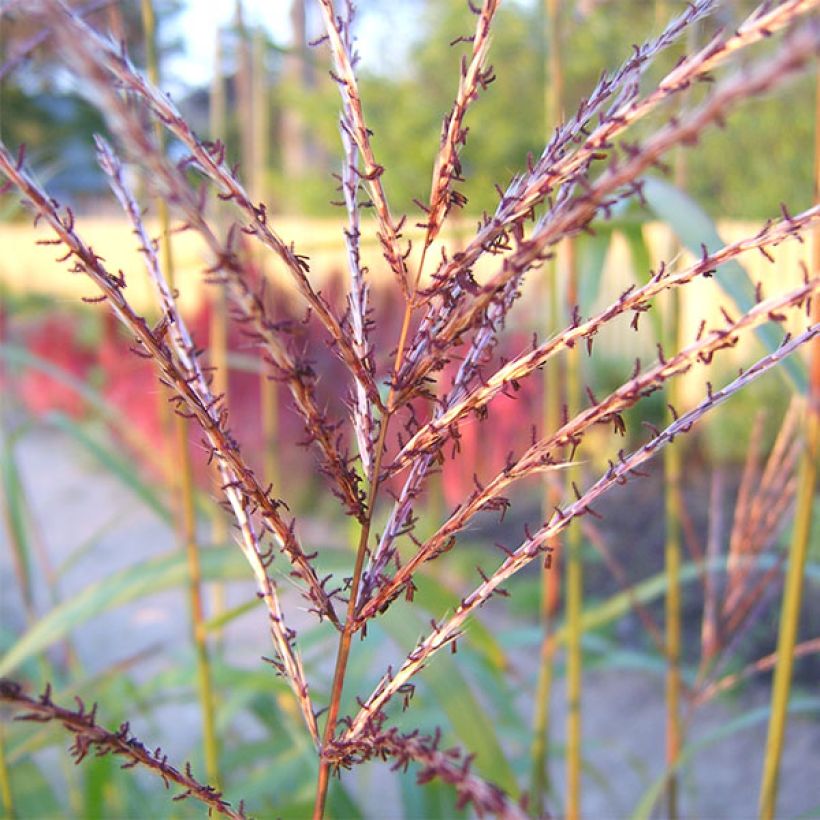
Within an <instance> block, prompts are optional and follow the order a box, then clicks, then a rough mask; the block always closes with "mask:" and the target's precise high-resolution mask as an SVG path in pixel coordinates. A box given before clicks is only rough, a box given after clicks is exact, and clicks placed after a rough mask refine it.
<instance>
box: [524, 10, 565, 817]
mask: <svg viewBox="0 0 820 820" xmlns="http://www.w3.org/2000/svg"><path fill="white" fill-rule="evenodd" d="M543 9H544V33H545V47H546V48H545V52H546V53H545V60H544V74H545V78H544V79H545V88H544V111H545V114H546V116H545V130H546V131H547V133H549V132H550V131H551V130H552V129H554V128H557V127H558V123H559V121H560V118H561V109H562V101H563V85H564V82H563V80H564V77H563V66H562V64H561V52H560V48H561V39H560V25H559V12H560V9H559V0H544V5H543ZM544 269H545V273H546V279H545V282H544V285H545V287H544V294H545V299H546V301H547V305H548V308H547V317H548V327H547V328H546V331H547V334H548V335H551V334H553V333H555V332H556V330H557V329H558V327H559V324H560V310H559V304H560V288H559V282H558V266H557V260H556V259H555V257H553V258H551V259H549V260H547V263H546V265H545V266H544ZM543 402H544V407H543V420H544V429H545V430H549V431H551V430H557V429H558V427H559V426H560V424H561V421H560V420H561V405H562V403H563V389H562V379H561V366H560V363H559V362H558V361H557V360H553V361H551V362H549V364H548V365H547V366H546V367H545V368H544V381H543ZM560 502H561V484H560V482H559V481H556V480H555V477H554V476H551V475H549V474H547V475H546V476H545V478H544V486H543V498H542V505H541V508H542V519H543V520H546V519H547V518H548V517H549V514H550V512H551V511H552V510H553V509H554V508H555V506H556V505H557V504H559V503H560ZM551 546H552V548H553V550H555V553H554V554H555V555H557V554H558V553H559V550H558V547H559V543H558V541H557V539H556V541H555V543H553V544H551ZM558 566H559V565H558V563H557V558H556V559H555V561H554V562H548V561H545V562H544V564H543V566H542V568H541V608H540V618H541V628H542V630H543V636H542V639H541V650H540V653H539V665H538V682H537V684H536V691H535V714H534V715H533V738H532V751H531V755H532V774H531V783H530V794H531V797H530V799H531V801H532V806H531V808H532V811H533V813H534V814H536V815H538V816H540V815H541V813H542V812H543V810H544V803H545V799H546V796H547V794H548V792H549V790H550V771H549V739H550V708H551V706H550V704H551V700H552V684H553V678H554V664H555V641H554V640H553V636H552V631H553V621H554V619H555V615H556V613H557V610H558V605H559V598H560V575H559V568H558Z"/></svg>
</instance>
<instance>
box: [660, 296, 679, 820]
mask: <svg viewBox="0 0 820 820" xmlns="http://www.w3.org/2000/svg"><path fill="white" fill-rule="evenodd" d="M670 297H671V302H672V304H671V305H670V310H669V316H668V317H667V323H668V325H667V327H668V336H669V337H671V338H677V336H678V327H679V321H678V311H679V300H678V298H677V297H678V293H677V291H675V292H673V293H672V294H670ZM679 392H680V391H679V389H678V381H677V380H673V381H672V382H671V383H670V384H669V385H668V389H667V397H668V398H669V401H670V403H671V404H672V405H673V406H674V405H675V400H676V398H677V396H678V394H679ZM672 420H673V417H672V414H671V411H668V416H667V423H671V422H672ZM663 474H664V515H665V520H666V542H665V545H664V564H665V571H666V599H665V614H666V664H667V665H666V765H667V769H668V771H669V772H670V775H669V779H668V781H667V784H666V807H667V816H668V817H669V818H670V820H674V818H677V817H678V776H677V767H676V763H677V761H678V758H679V756H680V751H681V744H682V738H681V718H680V708H681V671H680V658H681V635H682V629H681V584H680V566H681V512H682V505H683V498H682V494H681V475H682V463H681V451H680V447H675V446H672V447H667V448H666V450H665V451H664V460H663Z"/></svg>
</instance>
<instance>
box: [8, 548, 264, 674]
mask: <svg viewBox="0 0 820 820" xmlns="http://www.w3.org/2000/svg"><path fill="white" fill-rule="evenodd" d="M200 557H201V561H202V572H203V577H204V578H205V579H206V580H222V581H227V580H241V579H245V578H247V577H248V573H249V571H248V569H247V566H246V564H245V563H244V560H243V558H242V556H241V554H240V553H239V551H238V550H236V549H232V548H229V547H209V548H206V549H203V550H202V552H201V556H200ZM187 580H188V565H187V563H186V559H185V556H184V555H182V554H181V553H179V552H178V551H174V552H173V553H165V554H163V555H160V556H157V557H156V558H152V559H150V560H148V561H145V562H142V563H139V564H136V565H135V566H132V567H127V568H126V569H124V570H121V571H119V572H117V573H114V574H113V575H110V576H109V577H107V578H104V579H103V580H101V581H97V582H95V583H93V584H90V585H89V586H87V587H86V588H85V589H83V590H81V591H80V592H78V593H77V594H76V595H74V596H73V597H72V598H71V599H69V600H67V601H65V602H63V603H61V604H59V605H58V606H56V607H55V608H54V609H52V610H51V611H50V612H48V613H47V614H46V615H44V616H43V617H42V618H41V619H40V620H39V621H37V623H35V624H33V625H32V626H31V627H30V628H29V629H28V630H27V631H26V632H25V633H24V634H23V635H22V636H21V637H20V639H19V640H18V641H17V642H16V643H15V644H14V645H13V646H12V647H11V648H10V649H9V650H8V651H7V652H6V653H5V655H3V657H2V658H0V676H3V675H8V674H9V673H10V672H12V671H13V670H14V669H16V668H17V667H18V666H19V665H20V664H21V663H23V662H24V661H26V660H27V659H28V658H30V657H32V656H33V655H35V654H36V653H38V652H42V651H43V650H44V649H47V648H48V647H49V646H51V645H52V644H54V643H55V642H56V641H59V640H60V639H61V638H64V637H65V636H66V635H67V634H68V633H69V632H70V631H71V630H72V629H75V628H76V627H78V626H80V625H81V624H83V623H85V622H86V621H88V620H89V619H91V618H94V617H97V616H98V615H100V614H102V613H103V612H106V611H107V610H109V609H113V608H114V607H118V606H122V605H123V604H127V603H129V602H130V601H134V600H136V599H138V598H143V597H145V596H148V595H152V594H154V593H156V592H160V591H162V590H164V589H169V588H170V587H176V586H181V585H183V584H185V583H187Z"/></svg>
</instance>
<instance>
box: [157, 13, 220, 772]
mask: <svg viewBox="0 0 820 820" xmlns="http://www.w3.org/2000/svg"><path fill="white" fill-rule="evenodd" d="M142 22H143V27H144V33H145V46H146V61H147V68H148V77H149V79H150V81H151V82H152V83H153V84H154V85H159V57H158V54H157V30H156V19H155V16H154V8H153V3H152V0H142ZM155 131H156V139H157V143H158V146H159V149H160V150H161V151H164V149H165V132H164V129H163V128H162V125H161V123H159V122H157V123H155ZM158 215H159V222H160V246H161V253H162V265H163V268H164V270H165V275H166V277H167V279H168V284H169V285H170V287H171V288H172V289H173V287H174V257H173V249H172V247H171V239H170V227H171V219H170V214H169V211H168V205H167V203H166V201H165V200H164V199H163V198H159V200H158ZM174 436H175V445H176V450H177V458H178V459H179V463H178V481H179V485H178V487H177V493H178V501H179V509H178V531H177V534H178V537H179V541H180V544H181V545H183V547H184V550H185V557H186V561H187V563H188V608H189V612H190V616H191V623H192V637H193V643H194V652H195V656H196V677H197V689H198V692H199V701H200V708H201V711H202V736H203V751H204V755H205V771H206V774H207V777H208V780H209V781H211V783H213V784H218V783H219V762H218V759H219V751H218V741H217V736H216V724H215V715H214V695H213V688H212V685H211V669H210V660H209V657H208V644H207V631H206V629H205V620H206V619H205V607H204V602H203V597H202V567H201V565H200V560H199V545H198V544H197V538H196V508H195V502H194V478H193V467H192V464H191V451H190V447H189V444H188V422H187V420H186V419H184V418H183V417H182V416H179V415H174Z"/></svg>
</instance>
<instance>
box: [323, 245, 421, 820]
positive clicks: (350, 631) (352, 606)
mask: <svg viewBox="0 0 820 820" xmlns="http://www.w3.org/2000/svg"><path fill="white" fill-rule="evenodd" d="M426 257H427V246H425V247H424V248H422V252H421V259H420V261H419V267H418V271H417V272H416V278H415V280H414V281H413V283H412V289H411V291H410V298H409V299H408V300H407V302H406V304H405V308H404V317H403V319H402V325H401V333H400V335H399V343H398V345H397V347H396V357H395V360H394V362H393V374H394V376H395V374H397V373H398V371H399V366H400V365H401V360H402V356H404V349H405V346H406V345H407V336H408V332H409V329H410V320H411V318H412V315H413V308H414V299H415V293H416V291H417V290H418V285H419V282H420V281H421V275H422V272H423V270H424V262H425V259H426ZM395 396H396V392H395V378H394V379H391V386H390V390H389V393H388V396H387V402H386V409H385V412H384V414H383V415H382V419H381V424H380V425H379V437H378V439H377V441H376V449H375V450H374V453H373V479H372V481H371V482H370V487H369V489H368V493H367V510H366V515H365V519H364V521H363V522H362V527H361V530H360V532H359V544H358V547H357V549H356V560H355V562H354V565H353V577H352V579H351V582H350V598H349V599H348V602H347V613H346V616H345V623H344V627H343V629H342V632H341V635H340V636H339V648H338V650H337V653H336V667H335V669H334V671H333V684H332V686H331V692H330V706H329V708H328V713H327V723H326V724H325V731H324V734H323V736H322V751H324V750H325V749H327V747H328V745H329V744H330V742H331V741H332V740H333V734H334V732H335V730H336V721H337V720H338V717H339V706H340V704H341V699H342V690H343V689H344V679H345V672H346V671H347V661H348V658H349V657H350V644H351V642H352V640H353V635H354V634H355V632H356V618H355V616H356V605H357V603H358V601H357V599H358V596H359V587H360V586H361V580H362V571H363V570H364V559H365V556H366V554H367V542H368V540H369V538H370V527H371V524H372V522H373V510H374V507H375V504H376V497H377V495H378V492H379V477H380V474H381V465H382V458H383V456H384V447H385V441H386V439H387V427H388V425H389V423H390V419H391V418H392V416H393V413H394V412H395V410H396V406H395V404H394V401H395ZM329 781H330V761H329V760H327V759H325V758H324V757H322V759H321V760H320V762H319V776H318V778H317V781H316V802H315V804H314V807H313V819H314V820H321V818H322V817H324V812H325V803H326V801H327V788H328V784H329Z"/></svg>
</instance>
